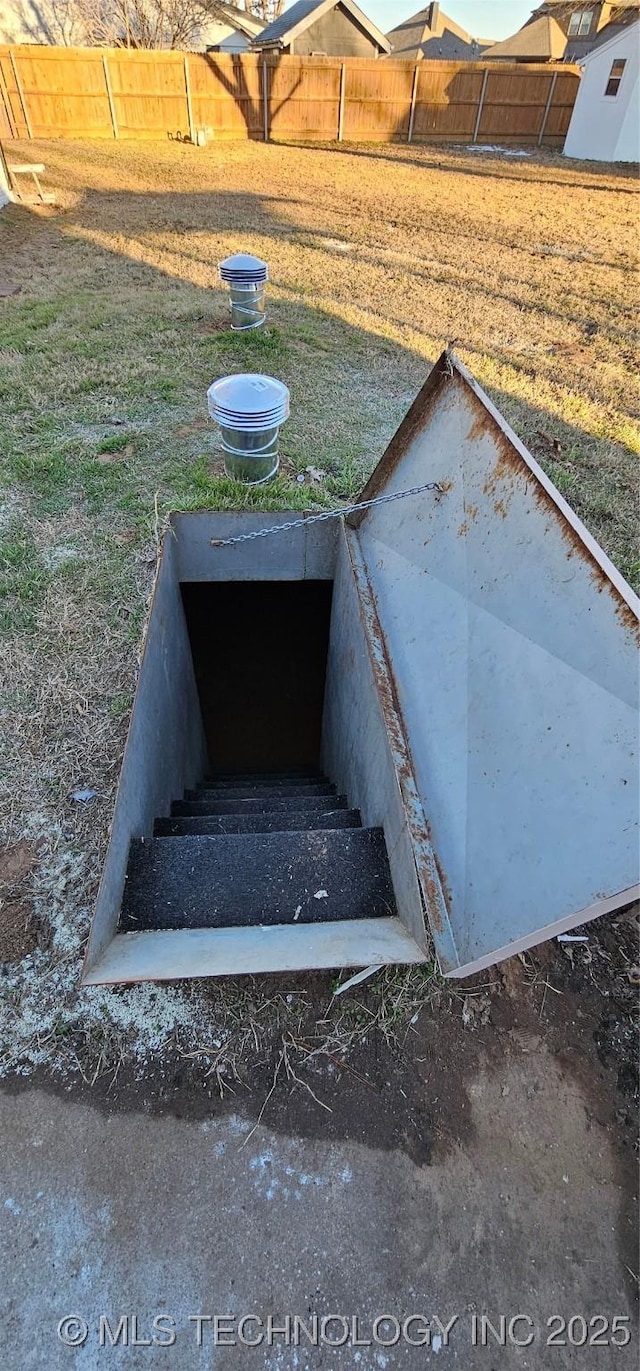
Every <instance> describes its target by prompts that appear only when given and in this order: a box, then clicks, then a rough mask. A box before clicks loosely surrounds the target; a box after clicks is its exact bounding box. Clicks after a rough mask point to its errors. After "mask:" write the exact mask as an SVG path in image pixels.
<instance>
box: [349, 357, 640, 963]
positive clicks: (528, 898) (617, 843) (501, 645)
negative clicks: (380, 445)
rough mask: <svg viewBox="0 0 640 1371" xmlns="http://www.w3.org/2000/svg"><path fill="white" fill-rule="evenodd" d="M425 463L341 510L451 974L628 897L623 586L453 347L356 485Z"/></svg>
mask: <svg viewBox="0 0 640 1371" xmlns="http://www.w3.org/2000/svg"><path fill="white" fill-rule="evenodd" d="M433 480H435V481H439V482H441V483H442V484H443V486H444V487H445V491H444V493H443V494H442V495H441V496H439V497H437V498H435V499H434V497H433V496H432V495H431V494H425V495H421V496H415V497H411V498H409V499H406V500H399V501H397V502H396V503H393V504H388V505H381V506H378V507H376V508H373V509H370V510H367V511H366V512H364V513H363V514H361V515H359V516H354V518H353V520H352V523H353V524H355V525H356V526H357V527H358V530H359V532H358V536H359V540H360V545H361V548H362V553H363V557H364V562H365V565H366V568H367V573H368V576H369V579H370V583H371V587H372V590H373V594H374V596H375V599H376V602H377V609H378V615H379V620H380V624H381V627H382V633H383V635H384V639H385V649H386V652H387V655H388V658H389V660H390V661H391V662H392V666H393V673H394V678H395V685H396V690H397V694H398V699H399V702H400V706H401V710H402V714H403V720H404V725H405V728H406V732H407V736H408V740H409V746H410V751H411V755H412V760H413V767H414V771H415V776H416V780H417V785H418V790H419V793H420V797H421V799H422V802H423V805H424V809H425V813H426V815H427V817H428V821H429V825H430V828H431V832H432V836H433V843H434V848H435V852H436V855H437V857H438V860H439V866H440V870H441V878H442V886H443V890H444V893H445V898H446V899H447V902H448V909H449V917H450V924H451V929H452V933H453V938H454V941H455V956H453V957H452V956H451V947H450V941H449V940H447V943H446V945H443V942H442V939H441V937H440V933H439V929H438V926H437V924H435V923H434V921H433V919H432V930H433V933H434V940H435V943H436V947H437V949H438V952H439V955H440V959H441V963H442V965H443V969H444V970H445V971H447V972H448V973H449V974H454V975H455V974H458V975H462V974H468V973H469V972H470V971H471V970H473V969H475V968H478V969H479V968H480V967H482V966H486V965H490V964H492V963H493V962H495V961H497V960H499V959H500V957H503V956H508V955H511V954H512V953H513V952H515V951H516V950H518V949H521V948H524V947H527V946H531V945H533V944H535V943H537V942H540V941H542V940H543V939H544V938H545V937H549V936H552V934H553V933H554V932H556V931H561V930H562V929H566V928H568V927H571V926H573V925H575V924H577V923H581V922H582V921H583V920H585V919H587V918H591V917H595V916H596V915H597V914H599V913H602V912H604V911H605V910H606V909H608V908H614V907H616V906H619V905H621V904H623V903H625V902H626V901H627V900H629V899H632V898H633V897H634V889H633V888H634V886H635V884H636V882H637V880H638V831H637V829H638V813H639V796H638V717H637V700H638V656H637V642H636V633H637V617H636V613H637V604H638V602H637V600H636V597H635V596H634V595H633V593H632V592H631V591H630V589H629V587H628V586H626V584H625V583H624V581H623V580H622V578H621V577H620V576H619V574H618V573H617V572H616V570H615V568H614V567H613V566H612V564H611V563H610V562H609V561H608V559H607V558H606V556H605V555H604V553H603V552H602V550H601V549H600V548H598V546H597V544H596V543H595V542H594V540H593V539H592V538H591V537H590V535H589V534H588V533H587V531H586V530H585V529H584V528H583V526H582V525H581V524H580V521H579V520H578V519H577V518H576V516H575V515H574V514H573V512H572V511H571V510H570V509H569V507H568V506H567V505H566V503H565V502H564V501H563V500H562V498H561V497H560V496H559V494H558V492H557V491H556V490H555V489H554V487H553V486H552V484H551V482H550V481H549V480H548V478H547V477H546V476H545V475H544V473H543V472H542V471H541V470H540V468H538V467H537V465H536V463H535V462H534V461H533V459H532V458H531V456H530V454H528V453H527V452H526V450H525V449H524V448H523V446H522V444H520V443H519V440H518V439H517V438H516V436H515V434H513V433H512V432H511V431H510V430H509V429H508V427H507V426H506V424H505V423H504V421H503V420H502V418H501V416H500V415H499V414H498V412H497V411H496V410H495V409H494V407H493V406H492V405H491V403H490V401H489V400H488V398H487V397H486V396H485V395H484V394H483V393H482V391H480V389H479V387H477V386H476V384H475V382H473V381H472V379H471V377H469V376H468V374H467V373H466V372H465V370H464V368H462V367H461V366H460V364H459V363H457V362H456V361H455V359H452V358H451V357H447V358H443V359H441V362H440V363H439V364H438V367H436V368H435V370H434V373H432V376H431V378H430V380H429V382H428V383H427V386H426V387H425V389H424V391H423V392H422V394H421V396H420V397H419V398H418V401H416V404H415V405H414V406H413V408H412V410H411V411H410V414H409V415H408V416H407V419H406V420H405V422H404V424H403V425H402V426H401V429H400V430H399V432H398V434H397V435H396V438H395V439H394V440H393V442H392V444H391V447H390V449H389V451H388V453H387V454H386V456H385V457H384V458H383V459H382V462H381V463H380V465H379V467H378V468H377V470H376V472H374V475H373V477H372V479H371V481H370V483H369V486H368V487H367V490H366V492H365V493H364V497H363V498H371V497H373V496H374V495H377V494H382V493H391V492H393V491H395V490H402V489H404V488H407V487H411V486H414V485H418V484H421V483H426V482H428V481H433ZM427 903H428V901H427Z"/></svg>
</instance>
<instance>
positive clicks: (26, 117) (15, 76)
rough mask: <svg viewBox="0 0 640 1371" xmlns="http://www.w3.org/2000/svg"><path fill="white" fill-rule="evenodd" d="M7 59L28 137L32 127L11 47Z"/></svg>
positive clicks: (30, 135) (31, 136)
mask: <svg viewBox="0 0 640 1371" xmlns="http://www.w3.org/2000/svg"><path fill="white" fill-rule="evenodd" d="M9 61H10V62H11V66H12V68H13V79H14V81H15V83H16V90H17V92H18V95H19V97H20V104H21V106H22V116H23V119H24V122H25V124H26V126H27V133H28V135H29V137H30V138H33V131H32V128H31V124H30V122H29V115H28V113H27V105H26V101H25V98H24V91H23V89H22V83H21V81H20V77H19V76H18V68H17V66H16V62H15V58H14V55H13V53H12V52H11V49H9Z"/></svg>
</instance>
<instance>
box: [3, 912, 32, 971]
mask: <svg viewBox="0 0 640 1371" xmlns="http://www.w3.org/2000/svg"><path fill="white" fill-rule="evenodd" d="M37 946H38V925H37V922H36V919H35V917H34V914H33V909H32V907H31V905H30V904H29V902H28V900H18V901H10V902H9V903H8V904H5V905H3V906H2V908H0V963H8V964H11V963H12V962H20V961H22V958H23V957H27V956H28V955H29V953H30V952H34V951H35V949H36V947H37Z"/></svg>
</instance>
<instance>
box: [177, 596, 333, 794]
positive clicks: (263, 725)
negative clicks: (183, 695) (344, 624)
mask: <svg viewBox="0 0 640 1371" xmlns="http://www.w3.org/2000/svg"><path fill="white" fill-rule="evenodd" d="M332 592H333V582H332V581H328V580H324V581H209V582H204V581H197V582H183V583H182V585H181V593H182V603H183V606H184V612H185V617H186V623H187V632H188V635H189V641H190V644H191V653H192V658H193V668H194V675H195V680H196V686H197V690H198V698H199V701H200V710H201V715H202V725H203V728H204V734H205V739H206V744H207V752H208V759H209V770H210V771H212V772H229V773H233V772H243V771H251V772H265V773H268V772H277V771H284V770H287V769H293V768H297V767H300V768H302V767H309V768H317V767H318V766H319V760H320V743H321V736H322V711H323V704H324V694H325V678H326V671H327V653H328V649H329V626H330V619H331V601H332Z"/></svg>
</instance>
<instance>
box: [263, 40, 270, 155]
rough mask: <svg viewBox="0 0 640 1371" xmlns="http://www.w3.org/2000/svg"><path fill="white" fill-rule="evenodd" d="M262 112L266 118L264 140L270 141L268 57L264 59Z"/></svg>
mask: <svg viewBox="0 0 640 1371" xmlns="http://www.w3.org/2000/svg"><path fill="white" fill-rule="evenodd" d="M262 113H263V118H264V141H265V143H268V142H269V68H268V65H267V59H266V57H264V58H263V59H262Z"/></svg>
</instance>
